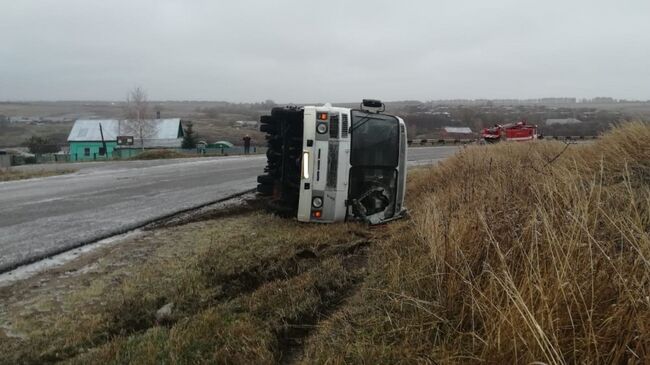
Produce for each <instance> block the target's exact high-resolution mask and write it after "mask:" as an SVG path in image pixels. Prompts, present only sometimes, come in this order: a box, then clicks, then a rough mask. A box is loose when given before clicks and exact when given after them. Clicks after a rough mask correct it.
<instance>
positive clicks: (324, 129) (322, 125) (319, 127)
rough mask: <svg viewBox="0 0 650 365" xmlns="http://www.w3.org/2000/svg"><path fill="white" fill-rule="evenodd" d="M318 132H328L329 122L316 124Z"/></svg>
mask: <svg viewBox="0 0 650 365" xmlns="http://www.w3.org/2000/svg"><path fill="white" fill-rule="evenodd" d="M316 132H318V133H320V134H325V133H327V124H325V123H318V124H316Z"/></svg>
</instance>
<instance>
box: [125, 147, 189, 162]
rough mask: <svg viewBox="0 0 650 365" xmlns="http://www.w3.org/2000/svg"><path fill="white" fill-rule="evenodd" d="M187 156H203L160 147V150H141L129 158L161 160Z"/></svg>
mask: <svg viewBox="0 0 650 365" xmlns="http://www.w3.org/2000/svg"><path fill="white" fill-rule="evenodd" d="M187 157H201V156H197V155H189V154H186V153H183V152H178V151H176V150H170V149H159V150H146V151H144V152H141V153H139V154H137V155H135V156H133V157H131V158H129V160H160V159H170V158H187Z"/></svg>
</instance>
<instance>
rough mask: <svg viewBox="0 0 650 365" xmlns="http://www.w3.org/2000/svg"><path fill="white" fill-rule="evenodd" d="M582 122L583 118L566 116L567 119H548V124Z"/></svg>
mask: <svg viewBox="0 0 650 365" xmlns="http://www.w3.org/2000/svg"><path fill="white" fill-rule="evenodd" d="M578 123H582V121H581V120H579V119H576V118H565V119H546V125H553V124H578Z"/></svg>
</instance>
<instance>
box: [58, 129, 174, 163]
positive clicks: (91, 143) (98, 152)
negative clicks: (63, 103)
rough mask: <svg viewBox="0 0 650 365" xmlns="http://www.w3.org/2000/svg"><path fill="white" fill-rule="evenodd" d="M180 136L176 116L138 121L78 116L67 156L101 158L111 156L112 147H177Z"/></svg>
mask: <svg viewBox="0 0 650 365" xmlns="http://www.w3.org/2000/svg"><path fill="white" fill-rule="evenodd" d="M183 136H184V131H183V124H182V122H181V120H180V119H150V120H145V121H142V122H141V123H139V122H137V121H127V120H117V119H79V120H77V121H76V122H75V123H74V125H73V127H72V130H71V131H70V135H69V136H68V143H69V145H70V159H71V160H72V161H84V160H96V159H105V158H107V157H111V156H113V151H116V150H128V149H142V148H180V147H181V144H182V141H183ZM104 146H106V147H105V148H104Z"/></svg>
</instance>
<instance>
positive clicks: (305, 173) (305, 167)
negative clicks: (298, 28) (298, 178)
mask: <svg viewBox="0 0 650 365" xmlns="http://www.w3.org/2000/svg"><path fill="white" fill-rule="evenodd" d="M302 178H303V179H309V152H306V151H305V152H303V153H302Z"/></svg>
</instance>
